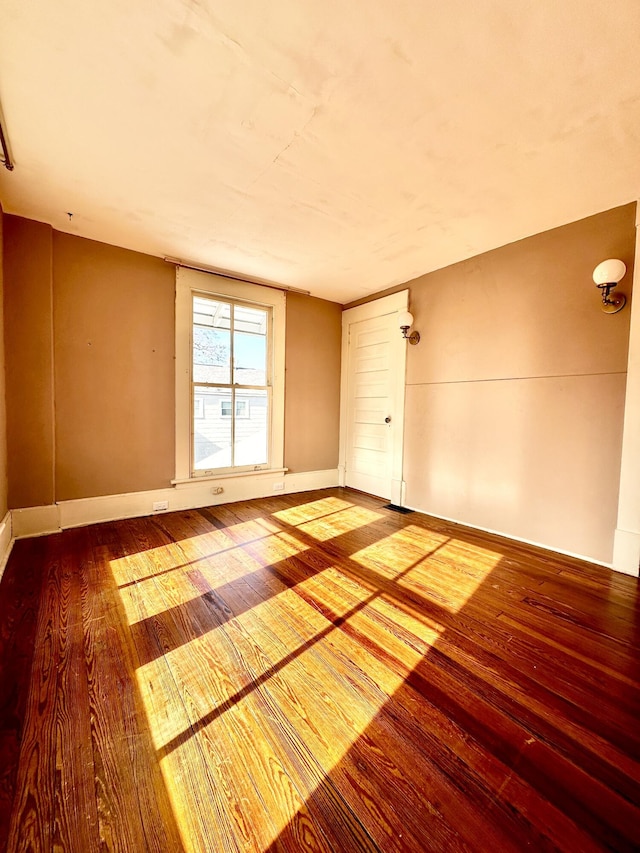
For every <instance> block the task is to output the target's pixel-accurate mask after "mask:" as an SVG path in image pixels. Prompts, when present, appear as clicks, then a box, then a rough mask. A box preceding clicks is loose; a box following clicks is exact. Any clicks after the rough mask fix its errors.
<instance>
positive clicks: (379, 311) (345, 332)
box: [338, 290, 409, 504]
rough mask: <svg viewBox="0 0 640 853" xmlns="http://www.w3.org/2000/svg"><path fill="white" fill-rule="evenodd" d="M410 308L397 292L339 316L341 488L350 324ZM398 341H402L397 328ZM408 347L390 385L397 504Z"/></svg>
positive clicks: (393, 483) (342, 481)
mask: <svg viewBox="0 0 640 853" xmlns="http://www.w3.org/2000/svg"><path fill="white" fill-rule="evenodd" d="M408 305H409V291H408V290H399V291H398V292H397V293H392V294H390V295H389V296H383V297H381V298H380V299H374V300H373V302H365V304H364V305H357V306H356V307H355V308H347V309H346V311H343V312H342V365H341V369H340V445H339V451H338V471H339V472H340V485H341V486H344V485H345V484H346V463H347V417H348V397H349V372H348V368H349V334H350V326H351V325H352V324H353V323H360V322H361V321H362V320H373V319H374V318H375V317H382V316H384V315H386V314H394V313H398V312H400V311H406V310H407V308H408ZM398 338H399V339H400V338H401V333H400V327H399V326H398ZM407 346H408V344H407V343H405V344H404V345H403V346H402V348H401V349H400V350H399V353H400V357H399V360H398V364H397V365H396V369H397V374H396V381H395V382H394V383H393V390H394V392H395V399H394V400H393V403H392V409H393V412H392V416H393V427H394V430H393V438H392V446H391V484H390V495H389V496H390V498H391V500H392V501H393V502H394V503H395V500H394V498H395V499H396V500H397V501H398V503H399V504H400V498H401V489H400V487H399V486H398V484H399V483H400V482H401V481H402V465H403V452H404V408H405V405H404V393H405V384H406V379H405V377H406V363H407Z"/></svg>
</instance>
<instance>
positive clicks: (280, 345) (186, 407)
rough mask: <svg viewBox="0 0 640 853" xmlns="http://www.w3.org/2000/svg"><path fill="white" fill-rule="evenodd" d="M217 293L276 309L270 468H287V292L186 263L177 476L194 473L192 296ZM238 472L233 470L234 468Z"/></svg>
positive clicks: (179, 298)
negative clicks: (285, 430)
mask: <svg viewBox="0 0 640 853" xmlns="http://www.w3.org/2000/svg"><path fill="white" fill-rule="evenodd" d="M194 291H200V292H201V293H208V294H219V295H220V296H228V297H230V298H232V299H244V300H246V301H247V302H253V303H255V304H258V305H266V306H269V307H270V308H272V310H273V319H272V322H273V335H272V339H273V342H272V355H271V357H272V365H271V368H272V369H271V383H272V384H271V405H272V412H271V424H270V426H271V434H270V467H269V468H268V469H266V470H269V471H275V470H277V469H282V468H283V467H284V363H285V340H286V305H287V302H286V299H287V297H286V294H285V293H284V292H282V291H280V290H274V289H273V288H270V287H267V286H263V285H259V284H249V283H247V282H242V281H237V280H235V279H230V278H224V277H223V276H218V275H213V274H211V273H205V272H197V271H194V270H191V269H186V268H184V267H178V268H177V269H176V403H175V417H176V421H175V429H176V470H175V480H177V481H185V480H190V479H192V480H193V481H197V480H199V479H200V477H191V450H190V447H191V334H192V330H191V319H192V313H191V312H192V309H191V294H192V293H193V292H194ZM231 473H235V472H231Z"/></svg>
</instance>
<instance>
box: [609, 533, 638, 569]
mask: <svg viewBox="0 0 640 853" xmlns="http://www.w3.org/2000/svg"><path fill="white" fill-rule="evenodd" d="M613 568H614V569H615V570H616V571H617V572H622V574H625V575H631V576H632V577H636V578H637V577H638V576H639V575H640V533H636V532H635V531H633V530H622V529H621V528H619V527H618V528H617V529H616V532H615V537H614V540H613Z"/></svg>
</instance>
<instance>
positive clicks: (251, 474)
mask: <svg viewBox="0 0 640 853" xmlns="http://www.w3.org/2000/svg"><path fill="white" fill-rule="evenodd" d="M288 470H289V469H288V468H260V469H259V470H258V471H234V472H233V473H232V474H230V473H228V472H226V473H224V474H203V475H202V476H201V477H188V478H187V479H186V480H172V481H171V485H172V486H177V487H178V488H181V487H182V486H192V485H194V484H195V483H208V482H210V481H211V480H235V479H236V478H238V477H256V476H258V475H260V474H270V475H271V476H272V477H273V475H274V474H284V473H285V472H286V471H288Z"/></svg>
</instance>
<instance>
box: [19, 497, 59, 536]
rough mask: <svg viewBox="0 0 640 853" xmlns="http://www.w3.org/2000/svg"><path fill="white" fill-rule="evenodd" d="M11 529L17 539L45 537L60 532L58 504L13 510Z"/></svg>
mask: <svg viewBox="0 0 640 853" xmlns="http://www.w3.org/2000/svg"><path fill="white" fill-rule="evenodd" d="M11 529H12V531H13V535H14V537H15V538H16V539H25V538H27V537H29V536H43V535H44V534H45V533H57V532H58V531H59V530H60V513H59V510H58V507H57V505H56V504H48V505H46V506H28V507H25V508H24V509H12V510H11Z"/></svg>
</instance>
